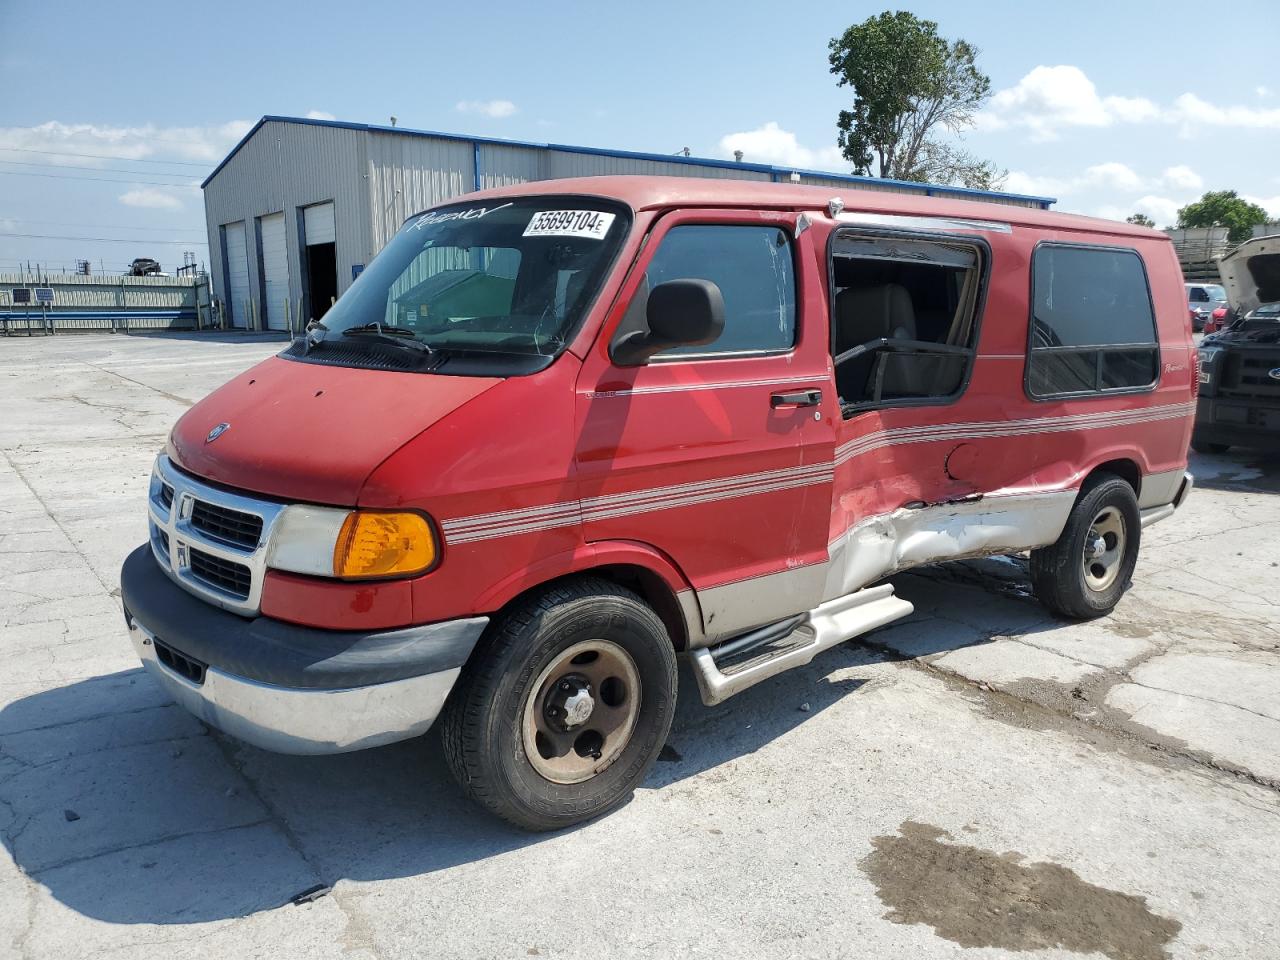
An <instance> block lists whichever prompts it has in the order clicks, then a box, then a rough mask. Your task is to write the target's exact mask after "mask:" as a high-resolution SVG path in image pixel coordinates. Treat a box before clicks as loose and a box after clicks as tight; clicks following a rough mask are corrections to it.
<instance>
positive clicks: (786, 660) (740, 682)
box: [692, 583, 915, 707]
mask: <svg viewBox="0 0 1280 960" xmlns="http://www.w3.org/2000/svg"><path fill="white" fill-rule="evenodd" d="M914 609H915V608H914V607H913V606H912V605H911V604H910V603H908V602H907V601H906V600H903V599H902V598H900V597H895V596H894V595H893V585H892V584H889V583H884V584H881V585H880V586H878V587H868V588H867V589H865V590H859V591H858V592H857V593H851V594H849V595H848V596H847V597H840V598H839V599H836V600H830V601H828V602H827V603H824V604H822V605H821V606H820V607H815V608H814V609H813V610H810V611H809V612H808V613H807V614H803V615H801V616H799V617H795V618H793V619H791V620H785V621H783V622H782V623H781V624H774V625H772V626H768V627H761V628H760V629H759V630H753V631H752V632H751V633H749V634H744V635H743V636H741V637H735V638H734V639H732V640H729V641H727V642H725V643H722V644H720V645H719V646H715V647H704V648H702V649H701V650H695V651H693V658H692V659H693V673H694V676H695V677H697V679H698V690H699V691H700V692H701V694H702V702H703V703H705V704H706V705H707V706H709V707H710V706H714V705H715V704H717V703H722V702H724V701H725V700H727V699H729V698H730V697H732V696H733V695H734V694H735V693H741V692H742V691H743V690H746V689H747V688H748V687H751V686H755V684H757V683H759V682H760V681H761V680H767V679H769V678H770V677H776V676H777V675H778V674H780V673H783V672H785V671H787V670H790V669H791V668H792V667H802V666H804V665H805V664H806V663H808V662H809V661H810V660H812V659H813V658H814V657H816V656H817V655H818V654H820V653H821V652H822V651H823V650H826V649H828V648H830V647H834V646H835V645H836V644H838V643H843V642H844V641H845V640H850V639H852V638H853V637H857V636H860V635H862V634H864V633H868V632H869V631H871V630H874V629H876V628H877V627H883V626H884V625H885V624H886V623H892V622H893V621H894V620H898V619H900V618H902V617H905V616H907V615H909V614H910V613H911V612H912V611H913V610H914Z"/></svg>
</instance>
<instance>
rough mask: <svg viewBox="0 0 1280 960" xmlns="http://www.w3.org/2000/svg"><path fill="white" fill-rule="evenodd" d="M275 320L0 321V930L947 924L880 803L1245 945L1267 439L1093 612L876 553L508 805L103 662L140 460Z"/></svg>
mask: <svg viewBox="0 0 1280 960" xmlns="http://www.w3.org/2000/svg"><path fill="white" fill-rule="evenodd" d="M277 349H279V343H278V342H271V341H264V340H255V339H253V338H245V337H225V338H203V339H202V338H196V337H124V336H118V337H99V336H93V337H59V338H51V339H49V340H42V339H38V338H32V339H31V340H30V341H28V340H26V339H25V338H24V339H23V340H21V341H7V342H6V341H0V409H3V410H4V411H5V415H4V416H3V417H0V837H2V838H3V850H0V958H3V957H9V956H13V957H21V958H24V960H28V958H29V960H37V958H46V957H48V958H58V960H63V958H76V957H89V956H93V957H129V958H133V957H153V956H154V957H157V958H159V957H168V956H174V955H182V956H184V957H223V956H254V957H256V956H261V957H268V956H290V957H293V956H298V957H313V956H314V957H327V956H339V955H340V956H344V957H347V956H351V957H356V958H395V957H419V956H431V957H440V958H447V957H476V956H495V957H499V956H501V957H507V956H521V957H524V956H532V955H540V956H562V957H584V958H586V957H599V956H619V957H628V956H640V955H646V956H648V955H655V954H657V955H669V956H694V955H702V954H709V955H728V956H736V957H761V958H764V957H769V958H774V957H777V956H780V955H782V956H850V957H853V956H857V957H869V956H886V957H888V956H911V957H913V958H928V957H951V956H954V955H955V954H956V952H957V950H958V946H957V944H956V943H954V942H951V941H949V940H947V939H945V938H944V937H943V936H941V935H940V934H939V933H938V932H936V931H935V930H934V929H933V928H931V927H930V926H929V925H927V924H921V923H905V924H904V923H898V922H893V921H892V920H891V919H889V918H888V916H887V914H888V913H889V907H888V906H887V905H886V904H885V903H883V902H882V901H881V899H880V894H879V893H878V891H877V886H876V884H875V883H874V882H873V881H872V879H871V878H870V877H869V876H867V874H866V870H865V866H864V864H865V862H866V860H867V856H868V854H869V853H870V852H871V851H872V850H873V848H874V843H875V842H876V838H877V837H880V838H883V837H885V836H891V835H893V834H895V833H896V832H897V831H898V829H899V826H900V825H901V824H902V823H903V822H905V821H908V820H909V821H912V822H913V823H918V824H923V825H927V826H926V828H924V829H928V830H929V831H935V830H936V831H945V832H947V833H949V834H951V835H952V836H953V837H958V838H962V840H963V843H964V844H965V845H969V846H972V847H974V848H979V849H984V850H992V851H1010V852H1011V854H1012V855H1018V856H1021V857H1023V858H1025V860H1024V861H1023V862H1026V863H1029V864H1034V863H1047V864H1054V865H1057V866H1060V867H1062V868H1064V869H1066V870H1069V871H1071V872H1072V874H1074V875H1076V876H1078V877H1079V878H1081V881H1082V882H1085V883H1088V884H1092V885H1096V886H1098V887H1102V888H1106V889H1107V890H1113V891H1117V892H1118V893H1119V894H1121V895H1123V896H1125V897H1140V898H1142V899H1143V900H1144V901H1145V903H1146V905H1147V908H1148V909H1149V910H1150V911H1151V912H1152V913H1153V914H1154V915H1156V916H1157V917H1162V918H1167V919H1168V921H1170V924H1171V926H1170V927H1169V928H1170V929H1174V927H1173V926H1172V924H1180V929H1179V930H1178V933H1177V935H1176V937H1175V938H1174V939H1173V940H1172V942H1171V943H1170V944H1169V945H1168V948H1167V955H1168V956H1172V957H1206V956H1208V957H1231V958H1236V957H1241V956H1248V957H1269V956H1271V957H1280V948H1276V947H1275V944H1276V943H1277V942H1280V925H1278V921H1277V914H1276V911H1275V909H1274V903H1275V901H1276V899H1277V896H1278V895H1280V877H1278V876H1277V874H1276V871H1275V869H1274V864H1275V863H1276V862H1277V860H1278V859H1280V830H1277V829H1276V827H1277V818H1280V789H1278V787H1280V614H1278V613H1277V611H1276V604H1277V602H1280V593H1277V592H1276V589H1275V588H1276V585H1277V583H1280V576H1278V574H1280V570H1278V569H1277V566H1278V565H1280V548H1278V547H1277V545H1276V544H1277V542H1280V538H1277V537H1275V534H1276V533H1277V532H1280V496H1277V494H1276V492H1274V491H1275V490H1276V479H1277V477H1278V476H1280V462H1277V461H1275V460H1272V461H1265V460H1258V459H1256V458H1251V457H1249V456H1248V455H1242V456H1238V457H1236V456H1226V457H1211V458H1198V459H1197V460H1196V462H1194V463H1193V470H1195V471H1196V472H1197V474H1198V478H1199V481H1200V482H1199V485H1198V489H1197V491H1196V493H1195V494H1194V495H1193V497H1192V500H1191V501H1190V504H1189V506H1188V508H1187V509H1186V510H1184V511H1182V512H1180V513H1179V515H1178V516H1177V518H1176V519H1174V520H1170V521H1166V522H1164V523H1162V524H1158V525H1156V526H1154V527H1151V528H1149V529H1148V531H1146V534H1145V542H1144V547H1143V555H1142V560H1141V562H1140V564H1139V568H1138V571H1137V574H1136V576H1135V582H1134V586H1133V589H1132V590H1131V591H1130V593H1129V594H1128V595H1127V596H1126V598H1125V599H1124V601H1123V602H1122V603H1121V605H1120V607H1119V608H1118V609H1117V610H1116V612H1115V613H1114V614H1113V615H1112V616H1110V617H1107V618H1104V619H1102V620H1099V621H1095V622H1092V623H1087V624H1068V623H1063V622H1061V621H1058V620H1055V619H1054V618H1053V617H1051V616H1049V615H1048V614H1047V613H1046V612H1045V611H1044V610H1043V609H1042V608H1041V607H1040V606H1039V605H1037V604H1036V603H1035V602H1034V600H1033V598H1031V597H1030V595H1029V589H1028V577H1027V571H1026V562H1025V558H1017V557H1013V558H990V559H986V560H981V561H972V562H965V563H960V564H953V565H950V566H946V567H938V568H930V569H926V570H920V571H914V572H910V573H906V574H902V575H900V576H898V577H895V578H894V583H895V585H896V587H897V589H898V592H899V593H900V594H901V595H903V596H905V597H907V598H908V599H910V600H912V601H913V602H914V603H915V604H916V606H917V611H918V612H917V613H916V614H915V615H914V616H913V617H912V618H910V619H908V620H906V621H902V622H900V623H898V624H895V625H893V626H892V627H890V628H888V629H886V630H882V631H880V632H878V633H876V634H874V635H872V636H870V637H868V638H865V642H862V643H851V644H846V645H843V646H841V647H839V648H837V649H835V650H832V651H829V652H828V653H826V654H824V655H823V656H821V657H819V658H818V659H817V660H816V661H815V662H814V663H813V664H810V665H809V666H807V667H805V668H802V669H800V670H796V671H792V672H791V673H788V674H785V675H783V676H781V677H777V678H775V679H773V680H771V681H768V682H766V683H764V684H761V685H760V686H758V687H756V688H753V689H752V690H749V691H747V692H746V693H744V694H742V695H740V696H739V697H736V698H734V699H733V700H731V701H729V702H728V703H726V704H724V705H722V706H720V707H717V708H710V709H708V708H705V707H703V706H702V705H701V704H700V703H699V702H698V700H697V695H696V690H695V688H694V685H693V683H692V679H691V677H690V676H689V674H688V672H687V669H684V668H682V676H681V690H680V704H679V708H678V716H677V720H676V724H675V727H674V729H673V732H672V737H671V742H670V747H671V750H669V751H668V752H667V753H666V754H664V756H665V757H667V758H668V759H666V760H665V761H664V762H661V763H659V764H658V765H657V767H656V768H655V770H654V771H653V773H652V774H651V776H650V778H649V780H648V781H647V782H646V784H645V785H644V787H643V788H642V789H641V790H639V791H638V792H637V794H636V796H635V799H634V800H633V801H632V802H631V803H630V804H629V805H627V806H626V807H625V808H624V809H622V810H620V811H618V812H617V813H616V814H615V815H613V816H611V817H609V818H607V819H605V820H602V821H599V822H597V823H592V824H588V825H586V826H584V827H581V828H579V829H576V830H570V831H564V832H561V833H558V834H553V835H546V836H529V835H526V834H522V833H518V832H516V831H513V830H511V829H509V828H507V827H506V826H504V825H502V824H500V823H497V822H494V821H492V820H490V819H489V818H487V817H485V816H484V815H482V814H480V813H479V812H478V811H477V810H476V809H475V808H473V807H472V806H471V805H469V804H467V803H466V802H465V801H463V800H462V799H461V798H460V796H459V795H458V791H457V790H456V788H454V787H453V785H452V784H451V782H450V781H449V780H448V778H447V776H446V774H445V770H444V763H443V759H442V757H441V756H440V751H439V748H438V746H437V744H436V743H435V741H434V739H433V738H432V737H430V736H428V737H426V738H423V739H422V740H419V741H414V742H410V743H403V744H396V745H393V746H390V747H385V748H380V749H377V750H371V751H365V752H361V753H356V754H350V755H345V756H340V757H310V758H308V757H282V756H275V755H272V754H267V753H263V752H261V751H258V750H255V749H253V748H250V747H246V746H244V745H242V744H239V743H236V742H235V741H232V740H229V739H227V738H224V737H222V736H221V735H219V734H216V733H213V732H211V731H209V730H208V729H207V728H205V727H204V726H203V725H202V724H200V723H199V722H198V721H196V720H195V719H194V718H192V717H191V716H190V715H188V714H186V713H185V712H184V711H182V710H181V709H180V708H178V707H176V706H174V705H173V704H171V703H169V701H168V700H167V699H166V698H165V697H164V696H163V694H161V693H160V691H159V690H158V688H156V687H155V686H154V684H152V683H151V682H150V680H149V679H148V678H147V677H146V676H145V675H144V674H142V672H141V671H140V670H138V669H137V664H136V661H135V660H134V658H133V654H132V651H131V649H130V647H129V644H128V641H127V638H126V637H125V633H124V629H123V622H122V619H121V615H120V607H119V601H118V595H117V590H116V583H117V572H118V569H119V564H120V561H121V560H122V558H123V556H124V555H125V554H126V553H127V552H128V551H129V550H130V549H132V547H133V546H134V545H135V544H136V543H139V542H141V541H142V539H143V537H144V535H145V526H144V510H143V497H144V492H145V489H146V480H147V474H148V472H149V469H150V464H151V459H152V457H153V456H154V453H155V451H156V449H157V448H158V447H159V446H160V445H161V444H162V443H163V442H164V436H165V432H166V431H167V429H168V427H169V425H170V424H171V423H172V422H173V420H174V419H176V418H177V417H178V416H179V415H180V414H181V413H182V412H183V411H184V410H185V409H186V408H187V407H188V406H189V405H190V404H191V403H192V402H194V401H195V400H196V399H198V398H199V397H200V396H202V395H203V394H204V393H206V392H208V390H210V389H212V388H213V387H215V386H217V385H218V384H219V383H221V382H223V381H225V380H226V379H228V378H229V377H230V376H231V375H233V374H234V373H236V372H238V371H239V370H241V369H243V368H244V367H246V366H248V365H249V364H251V363H253V362H256V361H257V360H259V359H261V358H264V357H266V356H269V355H270V354H272V353H274V352H275V351H276V350H277ZM802 705H803V706H804V707H805V708H806V709H800V708H801V706H802ZM317 884H324V885H331V886H332V890H331V891H330V892H329V893H328V894H327V895H325V896H323V897H321V898H320V899H318V900H316V901H315V902H313V903H309V904H306V905H302V906H292V905H289V901H290V899H291V898H292V897H294V895H296V894H297V893H299V892H300V891H301V890H304V889H306V888H308V887H313V886H315V885H317ZM986 906H990V905H986ZM981 908H984V905H982V904H978V905H975V909H981ZM584 918H595V919H591V920H589V921H584ZM596 919H598V921H599V922H596ZM1016 955H1019V954H1018V952H1017V951H1014V950H1011V949H1005V948H995V947H993V948H989V949H985V950H984V952H983V956H984V957H1005V956H1016ZM1036 955H1037V956H1045V957H1059V956H1061V957H1066V956H1070V955H1072V954H1068V953H1066V952H1065V951H1063V950H1046V951H1038V952H1037V954H1036Z"/></svg>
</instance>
